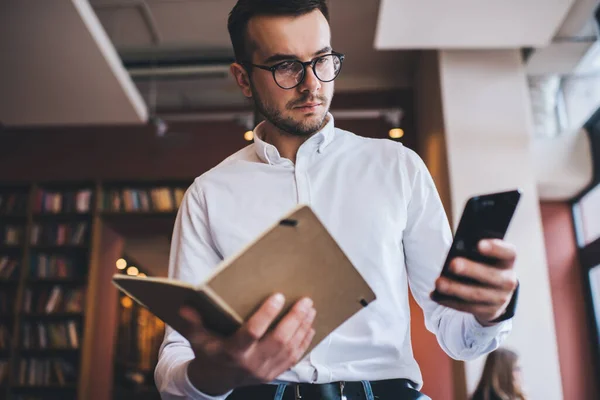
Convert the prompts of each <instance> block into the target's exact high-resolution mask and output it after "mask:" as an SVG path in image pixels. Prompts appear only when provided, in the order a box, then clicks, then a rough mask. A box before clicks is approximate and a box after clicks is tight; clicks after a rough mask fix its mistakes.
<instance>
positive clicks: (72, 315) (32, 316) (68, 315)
mask: <svg viewBox="0 0 600 400" xmlns="http://www.w3.org/2000/svg"><path fill="white" fill-rule="evenodd" d="M83 317H85V315H84V314H83V313H51V314H41V313H32V314H27V313H23V312H22V313H21V318H23V319H43V320H57V319H70V318H72V319H77V318H83Z"/></svg>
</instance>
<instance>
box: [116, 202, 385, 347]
mask: <svg viewBox="0 0 600 400" xmlns="http://www.w3.org/2000/svg"><path fill="white" fill-rule="evenodd" d="M113 283H114V284H115V285H116V286H117V288H119V289H120V290H121V291H122V292H124V293H125V294H127V295H129V296H130V297H131V298H133V299H134V300H135V301H137V302H138V303H140V304H141V305H143V306H144V307H146V308H147V309H148V310H150V311H151V312H152V313H154V314H155V315H156V316H158V317H159V318H160V319H161V320H163V321H164V322H165V323H166V324H168V325H170V326H171V327H173V328H174V329H175V330H177V331H179V332H180V333H182V334H184V327H185V326H186V323H185V321H184V320H183V319H182V318H181V317H180V316H179V309H180V308H181V307H182V306H184V305H189V306H192V307H194V308H195V309H196V310H198V312H199V313H200V315H201V317H202V320H203V322H204V324H205V325H206V327H207V328H208V329H210V330H211V331H213V332H216V333H218V334H220V335H223V336H228V335H230V334H232V333H234V332H235V331H236V330H237V329H238V328H239V327H240V326H241V325H242V324H243V323H244V321H247V320H248V318H249V317H250V316H251V315H252V314H253V313H254V312H255V311H256V310H257V309H258V307H259V306H260V305H261V304H262V303H263V302H264V301H265V300H266V299H267V298H268V297H269V296H270V295H272V294H274V293H277V292H279V293H282V294H283V295H284V296H285V300H286V303H285V305H284V312H285V311H287V310H289V308H290V307H291V306H292V305H293V303H295V302H296V301H298V300H299V299H300V298H302V297H305V296H307V297H310V298H311V299H312V300H313V302H314V307H315V309H316V311H317V314H316V318H315V321H314V323H313V328H314V329H315V336H314V339H313V342H312V344H311V345H310V347H309V349H308V350H307V352H308V351H310V350H312V348H313V347H314V346H316V345H317V344H318V343H319V342H321V341H322V340H323V339H324V338H325V337H326V336H327V335H329V334H330V333H331V332H332V331H333V330H334V329H336V328H337V327H338V326H339V325H341V324H342V323H343V322H344V321H346V320H347V319H349V318H351V317H352V316H353V315H354V314H355V313H357V312H359V311H360V310H361V309H363V308H364V307H367V306H368V304H369V303H370V302H372V301H373V300H375V294H374V293H373V291H372V290H371V288H370V287H369V285H368V284H367V282H366V281H365V280H364V279H363V277H362V275H361V274H360V273H359V272H358V270H357V269H356V268H355V267H354V265H353V264H352V263H351V261H350V260H349V259H348V258H347V256H346V255H345V254H344V252H343V251H342V249H341V248H340V247H339V246H338V244H337V243H336V241H335V240H334V239H333V237H332V236H331V235H330V234H329V232H328V231H327V230H326V228H325V227H324V226H323V225H322V224H321V222H320V221H319V219H318V218H317V216H316V215H315V214H314V213H313V211H312V210H311V208H310V207H308V206H299V207H297V208H296V209H294V210H292V211H291V212H290V213H289V214H288V215H286V216H284V217H283V219H281V220H280V221H278V222H277V223H276V224H274V225H273V226H272V227H271V228H269V229H267V230H266V231H265V232H264V233H263V234H262V235H260V236H259V237H258V238H257V239H255V241H254V242H252V243H250V244H249V245H247V246H246V248H245V249H242V250H241V251H240V252H239V253H238V254H237V255H235V256H232V257H230V258H228V259H226V260H224V261H223V262H222V263H221V264H220V265H219V266H217V268H216V269H215V270H214V272H213V273H212V274H211V275H210V276H209V277H207V278H206V279H205V280H204V281H203V282H201V283H199V284H197V285H194V284H191V283H187V282H181V281H177V280H173V279H168V278H144V277H142V278H140V277H133V276H127V275H122V274H117V275H114V276H113ZM284 312H283V313H281V315H279V317H278V318H277V319H276V321H275V323H276V322H278V321H279V320H280V318H282V316H283V314H284Z"/></svg>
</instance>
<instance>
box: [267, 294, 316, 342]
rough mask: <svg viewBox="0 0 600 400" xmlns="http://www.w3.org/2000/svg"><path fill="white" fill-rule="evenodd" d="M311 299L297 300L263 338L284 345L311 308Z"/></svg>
mask: <svg viewBox="0 0 600 400" xmlns="http://www.w3.org/2000/svg"><path fill="white" fill-rule="evenodd" d="M312 305H313V301H312V300H311V299H308V298H305V299H302V300H300V301H298V302H297V303H296V304H295V305H294V307H293V308H292V309H291V310H290V312H288V313H287V315H286V316H285V317H284V318H283V319H282V320H281V322H279V324H277V327H275V329H274V330H273V332H271V333H270V334H269V335H268V336H267V337H265V339H264V340H266V341H272V342H274V343H275V344H277V345H285V344H286V343H287V342H289V341H290V339H291V338H292V337H293V336H294V334H295V333H296V331H297V330H298V328H300V325H301V324H302V323H303V322H304V320H305V319H306V318H307V316H308V315H309V314H310V313H311V311H312V310H313V308H312Z"/></svg>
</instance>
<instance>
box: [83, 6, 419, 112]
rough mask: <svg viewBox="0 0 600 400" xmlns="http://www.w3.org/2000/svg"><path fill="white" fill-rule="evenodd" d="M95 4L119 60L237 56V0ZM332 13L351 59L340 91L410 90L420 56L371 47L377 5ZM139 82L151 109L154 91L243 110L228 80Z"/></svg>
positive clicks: (177, 103) (180, 101) (336, 34)
mask: <svg viewBox="0 0 600 400" xmlns="http://www.w3.org/2000/svg"><path fill="white" fill-rule="evenodd" d="M91 4H92V7H93V8H94V10H95V11H96V13H97V15H98V17H99V19H100V21H101V22H102V25H103V26H104V29H105V30H106V32H107V34H108V36H109V37H110V39H111V41H112V42H113V44H114V46H115V47H116V48H117V50H118V51H119V53H121V54H126V53H131V52H143V51H147V52H148V51H151V49H156V50H160V51H177V50H178V49H180V50H182V51H184V50H185V51H186V52H187V53H189V52H190V50H191V51H192V52H195V53H197V56H198V57H199V58H201V57H203V56H206V55H210V54H212V53H214V51H215V50H217V51H219V52H220V53H225V54H227V55H229V56H231V57H232V54H233V52H232V50H231V44H230V39H229V34H228V32H227V17H228V14H229V12H230V10H231V8H232V7H233V5H234V4H235V0H146V1H145V2H139V1H137V2H136V1H128V0H92V1H91ZM330 9H331V26H332V34H333V45H334V48H335V49H336V50H338V51H341V52H343V53H345V54H346V56H347V57H346V62H345V63H344V68H343V72H342V75H341V76H340V77H339V78H338V80H337V81H336V90H338V91H348V90H360V89H377V88H390V87H407V86H410V81H411V73H412V68H413V63H414V61H415V56H414V53H412V52H406V51H376V50H375V49H373V41H374V34H375V27H376V24H377V16H378V9H379V1H377V0H374V1H373V0H369V1H364V0H330ZM348 27H352V29H348ZM153 32H154V33H153ZM136 84H137V86H138V88H139V89H140V92H141V93H142V95H143V96H144V98H146V99H147V100H148V102H150V103H152V101H151V100H150V99H151V96H150V91H151V89H152V88H153V87H154V88H155V89H156V93H157V104H158V106H159V107H164V108H175V109H182V108H186V107H188V108H195V107H206V106H217V107H218V106H222V105H230V106H231V105H242V104H245V99H244V98H243V97H242V96H241V94H240V92H239V89H238V88H237V86H236V85H235V83H234V81H233V79H232V78H231V77H230V76H229V75H226V76H225V77H224V78H221V79H218V78H214V77H211V78H210V79H199V78H197V77H195V78H192V79H190V78H188V79H184V78H179V79H169V80H168V81H165V80H163V81H159V82H158V83H152V84H151V83H149V82H148V81H146V82H143V81H141V80H136ZM153 85H154V86H153Z"/></svg>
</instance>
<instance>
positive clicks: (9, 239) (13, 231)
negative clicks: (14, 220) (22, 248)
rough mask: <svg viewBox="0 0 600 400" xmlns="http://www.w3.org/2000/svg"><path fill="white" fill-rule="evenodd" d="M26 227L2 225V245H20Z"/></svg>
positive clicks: (0, 233) (0, 227) (0, 231)
mask: <svg viewBox="0 0 600 400" xmlns="http://www.w3.org/2000/svg"><path fill="white" fill-rule="evenodd" d="M23 232H24V227H23V226H21V225H3V226H0V245H4V246H18V245H20V244H21V242H22V238H23Z"/></svg>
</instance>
